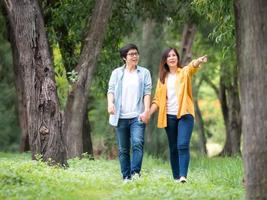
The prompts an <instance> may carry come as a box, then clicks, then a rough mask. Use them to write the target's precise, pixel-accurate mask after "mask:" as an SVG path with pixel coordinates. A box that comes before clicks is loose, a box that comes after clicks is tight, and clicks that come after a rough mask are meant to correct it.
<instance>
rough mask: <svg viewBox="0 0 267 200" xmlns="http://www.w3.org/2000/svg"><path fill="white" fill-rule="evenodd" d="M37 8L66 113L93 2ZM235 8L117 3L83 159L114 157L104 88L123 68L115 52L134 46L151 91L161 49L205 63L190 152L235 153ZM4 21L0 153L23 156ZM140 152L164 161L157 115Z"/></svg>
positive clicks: (197, 84) (65, 0)
mask: <svg viewBox="0 0 267 200" xmlns="http://www.w3.org/2000/svg"><path fill="white" fill-rule="evenodd" d="M39 3H40V6H41V9H42V12H43V15H44V20H45V27H46V32H47V35H48V40H49V44H50V48H51V52H52V54H53V65H54V71H55V79H56V84H57V94H58V97H59V100H60V105H61V108H62V109H65V107H66V103H67V96H68V94H69V92H70V90H71V87H72V85H73V82H75V78H77V73H76V71H75V67H76V65H77V63H78V60H79V57H80V54H81V49H82V48H83V46H84V37H85V35H86V30H87V29H86V27H87V26H88V24H87V21H88V19H89V18H90V16H91V14H90V13H91V12H92V10H93V7H94V3H95V2H94V1H76V0H62V1H49V0H47V1H40V2H39ZM232 7H233V3H232V1H227V2H226V1H216V2H214V1H198V0H194V1H183V0H169V1H161V0H153V1H146V0H145V1H138V0H135V1H131V2H129V1H124V0H118V1H115V2H114V3H113V9H112V16H111V18H110V19H109V23H108V27H107V31H106V33H105V38H104V41H103V45H102V49H101V52H100V56H99V59H98V62H97V67H96V70H95V72H94V75H93V77H92V84H91V86H90V91H89V96H88V104H87V106H86V108H87V111H86V115H84V122H83V123H84V129H83V147H84V152H89V153H92V151H94V154H95V155H99V154H101V155H104V156H106V157H108V158H113V157H114V156H116V153H117V150H116V145H115V144H116V140H115V135H114V130H113V128H112V127H110V126H109V125H108V114H107V112H106V89H107V83H108V79H109V76H110V73H111V71H112V70H113V69H114V68H115V67H118V66H120V65H122V62H121V60H120V58H119V53H118V50H119V48H120V47H121V46H122V45H124V44H125V43H128V42H132V43H136V44H137V45H138V47H139V50H140V65H142V66H145V67H147V68H148V69H149V70H150V71H151V74H152V77H153V83H154V87H155V83H156V79H157V75H158V65H159V61H160V57H161V52H162V51H163V50H164V49H165V48H166V47H168V46H173V47H176V48H177V49H178V50H179V51H180V52H181V55H182V57H183V58H184V61H183V63H185V64H186V63H187V62H188V61H190V59H192V58H195V57H197V56H200V55H204V54H207V55H208V56H209V63H208V64H206V65H205V66H203V68H202V70H201V71H200V72H199V73H198V74H197V75H196V76H195V77H194V96H195V106H196V125H195V129H194V134H193V141H192V146H191V148H192V153H193V155H198V154H204V155H206V154H208V155H215V154H219V153H221V155H234V154H239V153H240V135H241V129H239V128H240V126H241V120H240V105H239V97H238V95H239V94H238V90H237V88H238V87H237V85H238V82H237V78H236V77H237V70H236V66H237V64H236V59H235V50H234V49H235V28H234V21H233V19H234V16H233V8H232ZM4 16H5V12H4V10H3V9H1V18H0V21H1V36H0V40H1V42H0V53H1V63H0V64H1V68H0V70H1V74H0V75H1V87H3V89H1V91H2V92H1V104H0V106H1V114H0V115H1V118H0V119H1V121H0V122H1V125H0V126H1V132H0V134H1V135H3V137H1V138H0V142H1V147H0V148H1V150H14V151H15V150H18V147H19V146H21V148H20V149H21V150H22V151H25V150H29V146H27V140H25V138H24V139H23V140H21V141H20V139H19V138H20V136H21V135H22V134H21V133H22V132H23V131H22V130H21V129H20V128H19V120H18V114H17V112H18V111H17V103H16V102H17V99H16V94H15V88H14V80H13V79H12V78H13V75H12V74H13V73H14V72H13V67H12V59H11V53H10V51H11V50H10V45H9V42H8V30H7V28H6V26H5V24H6V18H5V17H4ZM12 85H13V87H12ZM5 91H6V94H5ZM7 94H8V95H7ZM7 113H8V114H7ZM11 124H12V125H11ZM7 138H8V139H7ZM26 139H27V137H26ZM145 149H146V152H147V153H148V154H151V155H154V156H157V157H161V158H166V157H167V156H168V148H167V141H166V136H165V132H164V130H161V129H157V128H156V116H154V117H153V118H152V119H151V121H150V124H149V125H148V127H147V131H146V145H145Z"/></svg>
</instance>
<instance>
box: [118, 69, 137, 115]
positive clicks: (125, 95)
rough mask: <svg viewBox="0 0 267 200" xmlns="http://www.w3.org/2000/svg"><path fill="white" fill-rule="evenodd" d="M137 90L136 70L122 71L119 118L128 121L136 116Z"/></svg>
mask: <svg viewBox="0 0 267 200" xmlns="http://www.w3.org/2000/svg"><path fill="white" fill-rule="evenodd" d="M138 89H139V80H138V74H137V70H134V71H131V72H130V71H128V70H127V69H125V70H124V75H123V80H122V94H121V95H122V97H121V113H120V118H122V119H129V118H134V117H137V116H138V112H137V96H138V91H139V90H138Z"/></svg>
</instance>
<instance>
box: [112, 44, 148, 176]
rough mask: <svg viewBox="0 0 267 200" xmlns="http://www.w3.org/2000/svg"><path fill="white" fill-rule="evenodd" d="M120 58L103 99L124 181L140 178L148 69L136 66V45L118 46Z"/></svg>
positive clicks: (146, 105)
mask: <svg viewBox="0 0 267 200" xmlns="http://www.w3.org/2000/svg"><path fill="white" fill-rule="evenodd" d="M120 56H121V58H122V60H123V62H124V65H123V66H121V67H118V68H116V69H114V70H113V71H112V74H111V77H110V80H109V84H108V92H107V99H108V113H109V114H110V118H109V123H110V124H111V125H112V126H115V129H116V135H117V143H118V150H119V161H120V167H121V173H122V177H123V179H124V180H125V181H128V180H131V179H135V178H139V177H140V172H141V166H142V159H143V147H144V133H145V127H146V123H147V122H148V119H149V115H150V114H149V107H150V95H151V88H152V82H151V75H150V72H149V70H148V69H146V68H144V67H141V66H139V65H138V62H139V51H138V48H137V46H136V45H134V44H127V45H125V46H124V47H122V48H121V49H120ZM131 149H132V159H131V156H130V150H131Z"/></svg>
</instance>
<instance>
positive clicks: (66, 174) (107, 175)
mask: <svg viewBox="0 0 267 200" xmlns="http://www.w3.org/2000/svg"><path fill="white" fill-rule="evenodd" d="M68 163H69V165H70V167H69V168H67V169H62V168H59V167H49V166H47V165H46V164H45V163H42V162H40V161H32V160H31V158H30V155H29V154H8V153H0V199H1V200H5V199H8V200H9V199H49V200H53V199H55V200H59V199H62V200H68V199H78V200H82V199H90V200H92V199H116V200H117V199H122V200H125V199H127V200H128V199H134V200H136V199H153V200H156V199H166V200H171V199H205V200H206V199H227V200H229V199H234V200H237V199H244V197H245V191H244V188H243V186H242V181H241V180H242V177H243V166H242V160H241V158H240V157H235V158H202V157H200V158H192V160H191V163H190V168H189V175H188V176H189V177H188V183H186V184H181V183H177V182H174V181H173V180H172V177H171V171H170V166H169V163H168V162H164V161H162V160H159V159H153V158H151V157H149V156H145V157H144V161H143V167H142V177H141V178H140V179H139V180H137V181H132V182H128V183H126V184H125V183H123V181H122V180H121V176H120V172H119V162H118V161H117V160H104V159H96V160H89V159H86V158H84V159H81V160H80V159H72V160H69V161H68Z"/></svg>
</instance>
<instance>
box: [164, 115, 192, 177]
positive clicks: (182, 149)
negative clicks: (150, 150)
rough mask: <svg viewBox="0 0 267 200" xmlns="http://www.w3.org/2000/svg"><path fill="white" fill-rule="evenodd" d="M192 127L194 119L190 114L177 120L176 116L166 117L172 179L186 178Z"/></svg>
mask: <svg viewBox="0 0 267 200" xmlns="http://www.w3.org/2000/svg"><path fill="white" fill-rule="evenodd" d="M193 127H194V117H193V116H192V115H190V114H187V115H183V116H182V117H181V118H179V119H177V116H176V115H167V127H166V128H165V130H166V133H167V136H168V141H169V149H170V163H171V168H172V174H173V178H174V179H179V178H180V177H181V176H184V177H187V171H188V166H189V160H190V152H189V146H190V139H191V135H192V131H193Z"/></svg>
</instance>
